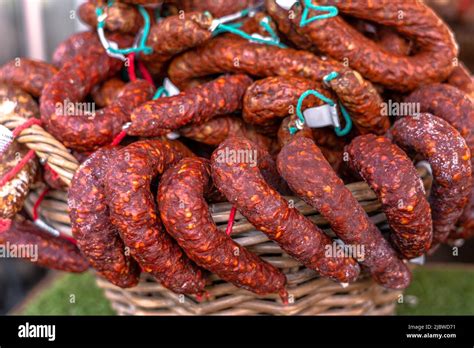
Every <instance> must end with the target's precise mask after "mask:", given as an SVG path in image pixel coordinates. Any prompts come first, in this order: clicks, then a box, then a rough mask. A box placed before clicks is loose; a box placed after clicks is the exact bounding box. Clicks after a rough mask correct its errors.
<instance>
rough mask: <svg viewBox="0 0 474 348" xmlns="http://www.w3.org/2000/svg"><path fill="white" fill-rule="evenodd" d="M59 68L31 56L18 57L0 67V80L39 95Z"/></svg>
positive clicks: (33, 94) (34, 95) (35, 95)
mask: <svg viewBox="0 0 474 348" xmlns="http://www.w3.org/2000/svg"><path fill="white" fill-rule="evenodd" d="M57 72H58V70H57V69H56V68H55V67H54V66H53V65H51V64H49V63H46V62H42V61H38V60H33V59H29V58H16V59H14V60H11V61H9V62H8V63H6V64H5V65H3V66H2V67H1V68H0V81H1V82H6V83H8V84H13V85H15V86H17V87H19V88H21V89H22V90H24V91H25V92H27V93H29V94H31V95H32V96H33V97H39V96H40V95H41V93H42V92H43V89H44V87H45V85H46V83H48V82H49V81H50V80H51V79H52V77H53V76H54V75H55V74H56V73H57Z"/></svg>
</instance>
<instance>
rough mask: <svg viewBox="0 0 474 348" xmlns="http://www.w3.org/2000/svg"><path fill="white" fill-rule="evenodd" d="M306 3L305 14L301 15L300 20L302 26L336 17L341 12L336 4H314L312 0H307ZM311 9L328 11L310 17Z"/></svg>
mask: <svg viewBox="0 0 474 348" xmlns="http://www.w3.org/2000/svg"><path fill="white" fill-rule="evenodd" d="M304 3H305V8H304V10H303V14H302V15H301V21H300V27H301V28H302V27H304V26H306V25H308V24H309V23H312V22H315V21H317V20H320V19H327V18H332V17H336V16H337V15H338V14H339V10H338V9H337V7H336V6H320V5H313V3H312V0H305V2H304ZM310 10H314V11H322V12H326V13H323V14H320V15H317V16H313V17H311V18H308V15H309V11H310Z"/></svg>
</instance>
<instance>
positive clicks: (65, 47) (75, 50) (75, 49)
mask: <svg viewBox="0 0 474 348" xmlns="http://www.w3.org/2000/svg"><path fill="white" fill-rule="evenodd" d="M98 40H99V38H98V36H97V34H96V33H94V32H92V31H84V32H80V33H76V34H72V35H71V36H70V37H68V38H67V39H66V40H64V41H63V42H61V43H60V44H59V45H58V47H56V49H55V50H54V53H53V64H54V65H55V66H57V67H58V68H61V67H62V66H63V65H64V64H65V63H66V62H67V61H68V60H71V59H72V58H74V57H75V56H76V55H78V54H82V53H85V52H86V51H89V49H91V48H92V47H96V48H97V49H98V50H99V51H100V49H101V46H100V45H98Z"/></svg>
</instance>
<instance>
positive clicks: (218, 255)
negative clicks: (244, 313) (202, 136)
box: [157, 158, 286, 295]
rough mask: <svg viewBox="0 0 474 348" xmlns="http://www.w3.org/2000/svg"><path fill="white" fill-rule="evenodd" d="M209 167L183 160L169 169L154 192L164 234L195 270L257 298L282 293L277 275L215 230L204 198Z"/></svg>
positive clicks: (282, 278)
mask: <svg viewBox="0 0 474 348" xmlns="http://www.w3.org/2000/svg"><path fill="white" fill-rule="evenodd" d="M210 170H211V168H210V164H209V161H208V160H205V159H202V158H185V159H183V160H181V161H180V162H179V163H178V164H176V165H175V166H173V167H172V168H170V169H168V170H167V171H166V172H165V174H164V175H163V177H162V179H161V181H160V186H159V190H158V198H157V201H158V206H159V210H160V214H161V219H162V221H163V224H164V225H165V227H166V230H167V231H168V233H170V234H171V235H172V236H173V238H174V239H175V240H176V241H177V242H178V244H179V245H180V246H181V247H182V248H183V250H184V251H185V252H186V254H187V255H188V256H189V258H191V259H192V260H193V261H195V262H196V263H197V264H198V265H199V266H201V267H203V268H205V269H207V270H209V271H211V272H213V273H215V274H217V275H218V276H219V277H220V278H222V279H224V280H226V281H228V282H231V283H233V284H234V285H236V286H238V287H241V288H243V289H246V290H250V291H253V292H255V293H257V294H261V295H263V294H269V293H275V292H280V293H285V292H286V290H285V283H286V278H285V276H284V274H283V273H281V271H279V270H278V269H277V268H276V267H274V266H272V265H270V264H269V263H267V262H265V261H263V260H262V259H260V258H259V257H258V256H257V255H255V254H253V253H251V252H249V251H248V250H247V249H245V248H244V247H241V246H240V245H239V244H237V243H236V242H234V241H233V240H232V238H230V237H229V236H227V235H226V233H225V232H224V231H221V230H219V229H218V228H217V226H216V224H215V223H214V221H213V220H212V216H211V214H210V212H209V206H208V205H207V203H206V200H205V199H204V195H205V194H206V192H207V191H208V190H209V189H210V187H211V186H212V183H211V181H210V180H211V178H210Z"/></svg>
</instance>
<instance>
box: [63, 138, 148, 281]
mask: <svg viewBox="0 0 474 348" xmlns="http://www.w3.org/2000/svg"><path fill="white" fill-rule="evenodd" d="M117 151H118V150H117V149H116V148H107V147H103V148H101V149H99V150H97V151H96V152H94V153H93V154H92V155H91V156H90V157H89V158H88V159H87V160H86V161H85V162H84V163H83V164H82V165H81V166H80V167H79V169H78V170H77V171H76V173H75V174H74V178H73V180H72V183H71V187H70V188H69V192H68V207H69V216H70V218H71V225H72V233H73V236H74V238H75V239H76V240H77V245H78V247H79V249H80V250H81V252H82V253H83V254H84V255H85V257H86V258H87V259H88V261H89V263H90V264H91V266H92V267H93V268H94V269H95V270H96V271H97V272H98V273H99V274H100V275H101V276H103V277H104V278H106V279H107V280H109V281H110V282H111V283H112V284H114V285H117V286H119V287H121V288H128V287H133V286H135V285H137V284H138V280H139V275H140V268H139V267H138V264H137V263H136V262H135V260H133V259H132V258H131V257H130V256H128V255H127V254H126V252H125V245H124V243H123V241H122V240H121V239H120V235H119V233H118V231H117V228H116V227H115V226H114V225H112V223H111V221H110V216H109V208H108V206H107V199H106V196H105V183H104V181H105V175H104V174H105V173H106V171H107V168H108V167H109V162H110V161H111V160H112V159H113V158H114V157H115V156H116V154H117Z"/></svg>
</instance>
